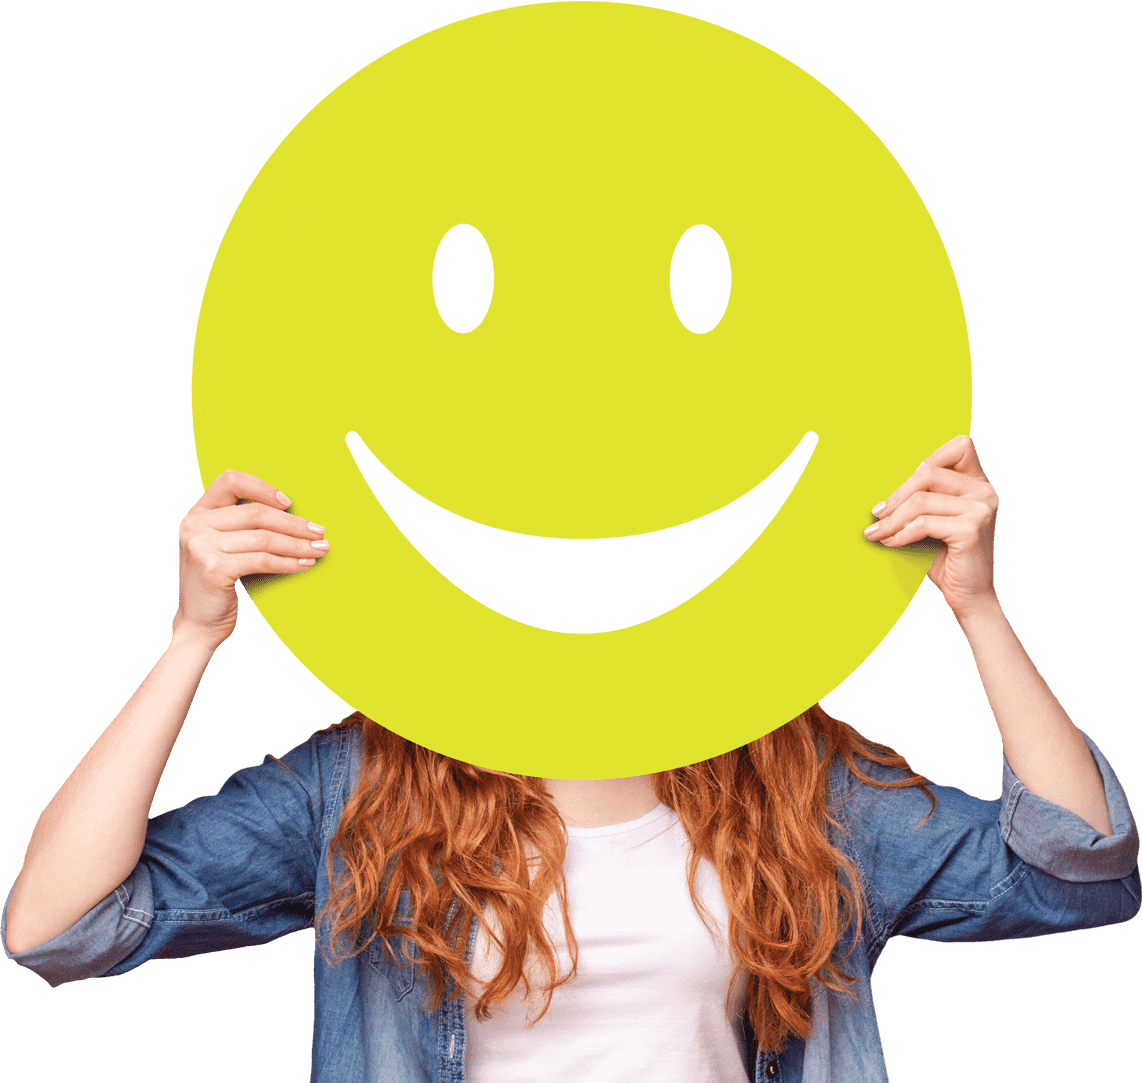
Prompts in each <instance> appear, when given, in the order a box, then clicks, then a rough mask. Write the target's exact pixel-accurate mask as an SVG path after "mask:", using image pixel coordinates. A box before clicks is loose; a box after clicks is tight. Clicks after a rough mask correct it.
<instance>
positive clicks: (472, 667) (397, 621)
mask: <svg viewBox="0 0 1143 1083" xmlns="http://www.w3.org/2000/svg"><path fill="white" fill-rule="evenodd" d="M969 387H970V384H969V360H968V341H967V335H966V331H965V322H964V315H963V312H962V309H961V304H960V298H959V294H958V292H957V287H956V282H955V280H954V277H953V273H952V269H951V267H950V266H949V261H948V258H947V256H946V254H945V251H944V248H943V246H942V244H941V241H940V238H939V236H938V234H937V230H936V228H935V227H934V225H933V222H932V220H931V219H930V218H929V215H928V214H927V212H926V210H925V207H924V205H923V204H922V202H921V199H920V197H919V196H918V195H917V192H916V191H915V190H914V189H913V187H912V185H911V184H910V183H909V180H908V178H907V177H906V176H905V174H904V173H903V172H902V170H901V168H900V167H899V166H898V165H897V163H896V162H895V161H894V159H893V157H892V156H891V155H890V154H889V152H888V151H887V150H886V148H885V147H884V146H883V145H882V144H881V143H880V142H879V140H878V139H877V138H876V136H874V135H873V133H872V132H871V131H870V130H869V129H868V128H867V127H866V126H865V125H864V124H863V123H862V121H861V120H860V119H859V118H858V117H857V116H856V115H855V114H854V113H853V112H851V111H850V109H848V108H847V107H846V105H845V104H844V103H842V102H841V101H840V100H838V98H836V97H835V96H834V95H833V94H831V93H830V92H829V91H828V90H826V89H825V88H824V87H823V86H822V85H821V84H820V83H817V82H816V81H815V80H814V79H812V78H811V77H810V76H809V75H807V74H806V73H805V72H803V71H801V70H800V69H799V68H797V67H795V66H794V65H793V64H790V63H789V62H788V61H786V60H784V59H782V57H780V56H778V55H776V54H775V53H773V52H770V51H769V50H767V49H765V48H763V47H762V46H760V45H758V44H756V43H755V42H753V41H749V40H747V39H745V38H742V37H740V36H738V35H736V34H733V33H731V32H729V31H727V30H724V29H722V28H720V27H717V26H713V25H711V24H709V23H704V22H700V21H698V20H695V19H691V18H687V17H686V16H682V15H677V14H674V13H672V12H667V11H662V10H657V9H652V8H645V7H635V6H628V5H623V4H605V3H585V4H579V3H559V4H541V5H536V6H532V7H518V8H512V9H509V10H506V11H497V12H492V13H490V14H487V15H481V16H478V17H476V18H473V19H468V20H465V21H463V22H460V23H456V24H453V25H451V26H446V27H444V28H442V29H440V30H436V31H434V32H432V33H430V34H427V35H425V36H424V37H421V38H418V39H416V40H415V41H412V42H409V43H408V44H406V45H403V46H401V47H400V48H398V49H396V50H394V51H393V52H391V53H389V54H387V55H385V56H383V57H382V58H381V59H380V60H378V61H376V62H375V63H373V64H371V65H369V67H367V68H365V69H364V70H363V71H360V72H358V73H357V74H356V75H354V76H353V77H352V78H351V79H349V80H348V81H347V82H345V83H344V84H343V85H341V86H340V87H338V88H337V89H336V90H335V91H334V92H333V93H332V94H330V95H329V96H328V97H327V98H326V99H325V100H323V101H322V102H321V103H320V104H318V105H317V106H316V107H315V108H314V109H313V111H312V112H310V113H309V114H308V115H307V116H306V117H305V118H304V119H303V120H302V121H301V123H299V124H298V126H297V127H296V128H295V129H294V130H293V131H292V132H291V133H290V134H289V135H288V136H287V138H286V139H285V140H284V141H283V143H282V144H281V146H280V147H279V148H278V149H277V150H276V151H275V152H274V154H273V155H272V156H271V158H270V160H269V161H268V162H267V163H266V165H265V166H264V167H263V169H262V170H261V172H260V173H259V174H258V176H257V178H256V179H255V181H254V183H253V184H252V185H251V186H250V190H249V191H248V192H247V194H246V196H245V198H244V199H243V201H242V203H241V205H240V206H239V208H238V210H237V212H236V213H235V215H234V218H233V220H232V222H231V224H230V227H229V228H228V230H227V232H226V235H225V237H224V239H223V241H222V245H221V247H220V248H219V252H218V256H217V258H216V260H215V263H214V267H213V270H212V271H211V275H210V280H209V283H208V285H207V289H206V294H205V297H204V300H203V305H202V312H201V315H200V319H199V325H198V333H197V338H196V342H195V357H194V418H195V436H196V443H197V450H198V456H199V464H200V468H201V471H202V476H203V480H204V482H205V483H209V482H210V480H211V479H213V478H214V477H215V476H216V475H217V474H219V473H220V472H221V471H223V470H225V469H227V468H231V467H233V468H236V469H240V470H244V471H247V472H250V473H254V474H257V475H259V476H261V477H263V478H265V479H266V480H268V481H270V482H271V483H272V484H274V485H276V486H278V487H280V488H281V489H283V490H284V491H285V492H287V493H289V494H290V496H291V497H292V498H293V499H294V508H293V510H294V511H295V512H296V513H298V514H300V515H304V516H306V517H308V518H309V519H312V520H314V521H317V522H320V523H322V524H324V525H325V526H326V528H327V536H328V537H329V539H330V541H331V543H332V544H331V551H330V555H329V556H327V557H325V558H323V560H321V561H320V562H319V563H318V566H317V567H316V568H314V569H313V570H311V571H308V572H305V573H303V574H300V575H294V576H285V577H281V578H272V579H267V580H264V581H262V582H260V583H257V584H249V589H250V593H251V595H252V597H253V598H254V601H255V602H256V604H257V605H258V607H259V609H260V610H261V611H262V613H263V614H264V615H265V616H266V618H267V620H268V621H269V622H270V624H271V626H272V627H273V628H274V630H275V631H276V632H277V633H278V635H279V636H280V637H281V638H282V639H283V641H284V642H285V643H286V644H287V646H288V647H289V648H290V650H291V651H293V653H294V654H295V655H296V656H297V657H298V658H299V659H300V660H301V661H302V662H303V663H304V664H305V665H306V666H307V667H308V668H309V669H310V671H311V672H313V673H314V674H315V675H316V676H317V677H318V678H319V679H321V680H322V681H323V682H324V683H325V684H326V685H328V686H329V687H330V688H331V689H332V690H333V691H335V692H336V693H337V694H338V695H339V696H341V697H342V698H343V699H345V700H347V701H348V702H349V703H351V704H353V705H354V706H355V707H356V708H358V709H360V710H361V711H364V712H365V713H366V714H368V715H369V716H370V717H371V718H373V719H375V720H376V721H379V722H383V723H384V724H385V725H386V726H388V727H389V728H391V729H394V730H396V731H397V732H398V733H400V734H402V735H404V736H405V737H408V738H410V739H411V740H414V741H417V742H419V743H421V744H423V745H426V746H428V747H430V748H433V749H436V750H437V751H440V752H443V753H445V754H447V755H450V756H454V757H456V758H458V759H461V760H465V761H469V762H472V763H476V764H479V765H482V766H486V767H492V768H497V769H501V770H506V771H512V772H521V773H525V774H530V775H538V776H545V777H562V778H606V777H617V776H623V775H635V774H643V773H647V772H651V771H657V770H662V769H666V768H670V767H674V766H678V765H680V764H684V763H690V762H695V761H697V760H701V759H704V758H707V757H709V756H713V755H716V754H718V753H721V752H724V751H726V750H728V749H730V748H733V747H735V746H737V745H740V744H743V743H745V742H747V741H750V740H752V739H754V738H756V737H758V736H760V735H761V734H763V733H765V732H767V731H769V730H772V729H774V728H776V727H777V726H779V725H781V724H782V723H784V722H786V721H788V720H789V719H790V718H792V717H793V716H795V715H796V714H798V713H799V712H800V711H803V710H804V709H805V708H807V707H808V706H810V705H811V704H812V703H814V702H815V701H816V700H818V699H819V698H820V697H821V696H823V695H825V694H826V693H827V692H829V691H830V690H831V689H833V688H834V687H835V686H836V685H837V684H839V683H840V682H841V681H842V680H843V679H844V678H845V677H846V676H847V675H848V674H849V673H850V672H852V670H854V669H855V668H856V667H857V666H858V665H859V664H860V663H861V661H862V660H863V659H864V658H865V657H866V656H867V655H868V654H869V653H870V651H872V649H873V648H874V647H875V646H876V645H877V643H878V642H880V640H881V639H882V638H883V637H884V635H885V634H886V632H887V631H888V630H889V629H890V628H891V627H892V625H893V623H894V622H895V621H896V620H897V618H898V617H899V616H900V615H901V613H902V611H903V610H904V608H905V606H906V605H907V604H908V602H909V600H910V598H911V597H912V596H913V594H914V592H915V591H916V589H917V587H918V585H919V584H920V582H921V580H922V578H923V577H924V574H925V571H926V570H927V568H928V564H929V562H930V560H931V557H932V554H933V549H932V547H931V546H927V545H922V546H916V547H911V548H910V549H908V550H901V551H889V550H886V549H885V548H884V547H882V546H878V545H875V544H871V543H869V542H867V541H865V539H864V538H863V536H862V528H863V527H865V526H866V525H867V524H868V523H870V522H871V521H872V519H871V516H870V514H869V509H870V507H871V506H872V505H873V504H875V503H877V502H878V501H879V500H881V499H883V498H884V497H885V496H887V495H888V494H889V493H890V492H891V491H892V490H893V488H895V487H896V486H897V485H898V484H899V483H900V482H901V481H902V480H903V479H904V478H905V477H907V476H908V475H909V473H911V471H912V470H913V469H914V467H915V466H916V464H917V463H918V462H920V461H921V460H922V459H923V458H924V457H925V456H926V455H928V454H929V453H930V452H931V451H932V450H933V449H934V448H936V447H937V446H939V445H940V444H941V443H943V442H944V441H945V440H947V439H949V438H951V437H952V436H954V435H956V434H957V433H959V432H963V431H967V428H968V417H969V397H970V396H969Z"/></svg>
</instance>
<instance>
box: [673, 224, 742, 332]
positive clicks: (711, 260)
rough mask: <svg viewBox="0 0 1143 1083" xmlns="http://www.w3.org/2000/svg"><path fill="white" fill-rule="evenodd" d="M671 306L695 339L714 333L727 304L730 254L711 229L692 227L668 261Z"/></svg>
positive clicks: (708, 227) (683, 236) (728, 297)
mask: <svg viewBox="0 0 1143 1083" xmlns="http://www.w3.org/2000/svg"><path fill="white" fill-rule="evenodd" d="M671 303H672V304H673V305H674V306H675V315H676V316H678V317H679V320H680V322H681V323H682V325H683V326H684V327H685V328H686V329H687V330H688V331H693V332H694V333H695V334H696V335H705V334H706V333H707V332H708V331H713V330H714V329H715V328H716V327H717V326H718V324H719V321H721V319H722V317H723V314H724V313H725V312H726V306H727V305H728V304H729V303H730V253H729V252H727V251H726V245H725V244H723V241H722V238H721V237H720V236H719V235H718V233H717V232H716V231H715V230H713V229H711V228H710V226H701V225H700V226H691V228H690V229H688V230H687V231H686V233H684V234H683V235H682V236H681V237H680V238H679V242H678V244H676V245H675V254H674V255H673V256H672V257H671Z"/></svg>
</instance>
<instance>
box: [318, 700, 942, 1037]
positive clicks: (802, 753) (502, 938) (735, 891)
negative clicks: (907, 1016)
mask: <svg viewBox="0 0 1143 1083" xmlns="http://www.w3.org/2000/svg"><path fill="white" fill-rule="evenodd" d="M341 724H342V725H351V726H359V727H360V730H361V737H362V740H363V745H364V759H363V765H362V768H361V772H360V776H359V778H358V780H357V785H356V787H355V789H354V791H353V793H352V794H351V795H350V797H349V800H348V801H347V803H346V806H345V811H344V813H343V815H342V818H341V822H340V824H339V826H338V829H337V832H336V834H335V835H334V838H333V840H332V845H331V847H330V854H329V871H330V880H331V884H332V891H331V895H330V898H329V900H328V902H327V904H326V906H325V907H324V908H323V910H322V913H321V914H320V915H319V918H318V920H319V923H322V924H324V925H328V928H329V934H330V935H329V941H330V944H331V946H332V948H333V954H334V956H335V957H337V958H345V957H347V956H348V955H352V954H356V953H357V952H359V951H361V950H363V949H364V948H365V947H366V946H367V945H368V944H369V943H370V942H372V941H373V940H374V939H375V938H384V942H385V950H386V951H387V952H389V954H390V958H391V961H396V960H395V959H392V955H393V951H394V949H393V948H392V946H391V945H392V944H394V943H401V944H403V945H404V949H403V953H404V956H405V957H406V958H408V959H414V958H415V959H416V960H417V964H418V965H419V966H420V967H422V968H423V970H424V972H425V973H426V974H427V976H428V978H429V979H430V982H431V987H432V990H433V994H432V995H433V998H434V1003H435V1004H439V1003H440V1000H441V998H442V997H443V996H444V995H445V990H446V989H448V988H450V982H449V979H450V978H451V979H452V984H451V988H452V989H453V991H454V993H456V994H458V995H459V993H460V992H462V991H467V992H468V993H470V995H472V996H473V997H474V998H475V1012H476V1015H477V1017H478V1018H482V1019H484V1018H487V1017H488V1015H489V1013H490V1011H491V1009H492V1007H493V1006H494V1005H495V1004H496V1003H497V1002H498V1001H501V1000H503V999H504V998H505V997H507V996H508V995H509V994H510V993H511V992H512V991H513V990H514V989H516V988H517V987H520V988H521V989H522V991H523V993H524V995H525V996H531V995H532V994H533V993H538V994H539V995H540V998H541V999H540V1011H539V1012H538V1013H537V1015H536V1018H539V1017H540V1016H542V1015H543V1013H544V1012H545V1011H546V1010H547V1008H548V1006H549V1005H550V1003H551V998H552V994H553V992H554V991H555V989H557V988H558V987H559V986H560V985H562V984H564V983H566V982H568V981H570V980H572V978H574V976H575V960H576V948H575V936H574V932H573V930H572V928H571V923H570V921H569V920H568V908H567V894H566V883H565V880H564V873H563V864H564V855H565V849H566V841H567V840H566V836H565V833H564V830H563V827H564V825H563V821H562V820H561V819H560V816H559V813H558V812H557V811H556V808H555V805H554V804H553V802H552V799H551V797H550V796H549V795H548V793H547V791H546V790H545V789H544V787H543V784H542V781H541V780H540V779H536V778H530V777H527V776H523V775H511V774H507V773H504V772H499V771H491V770H486V769H484V768H480V767H473V766H471V765H470V764H466V763H462V762H460V761H459V760H454V759H450V758H449V757H447V756H442V755H440V754H439V753H436V752H432V751H430V750H429V749H426V748H423V747H421V746H420V745H416V744H414V743H413V742H411V741H407V740H405V738H403V737H400V736H398V735H397V734H395V733H393V732H392V731H390V730H387V729H385V728H384V727H383V726H380V725H377V724H375V723H373V722H372V721H370V720H369V719H367V718H365V716H364V715H361V714H355V715H351V716H350V717H349V718H347V719H345V720H344V722H343V723H341ZM835 759H840V760H841V762H842V763H844V765H845V767H846V768H847V769H848V770H849V771H850V772H852V773H853V775H854V776H856V777H857V778H858V779H860V780H862V781H863V782H865V783H868V784H870V785H873V786H878V787H882V788H901V787H905V786H920V787H921V788H922V789H924V791H925V793H926V794H928V796H929V799H930V801H931V802H934V805H935V800H934V798H933V795H932V793H931V792H930V791H929V790H928V789H927V787H926V785H925V783H926V780H925V779H924V778H922V777H921V776H920V775H917V774H914V773H913V772H912V771H911V769H910V768H909V766H908V764H907V763H906V762H905V760H904V759H903V758H902V757H901V756H898V755H897V754H896V753H895V752H893V751H892V749H889V748H886V747H885V746H883V745H879V744H875V743H874V742H872V741H869V740H867V739H866V738H864V737H862V736H861V735H860V734H859V733H857V732H856V731H855V730H854V729H852V728H851V727H850V726H847V725H846V724H845V723H843V722H839V721H837V720H836V719H834V718H831V717H830V716H829V715H828V714H826V712H825V711H824V710H822V708H821V707H820V706H818V705H816V704H815V705H814V706H813V707H811V708H810V709H809V710H808V711H805V712H804V713H803V714H800V715H798V717H797V718H795V719H793V721H791V722H789V723H787V724H786V725H784V726H781V727H780V728H778V729H776V730H774V731H773V732H772V733H768V734H766V735H765V736H764V737H760V738H758V739H757V740H755V741H752V742H750V744H747V745H743V746H742V747H741V748H736V749H734V750H733V751H731V752H726V753H724V754H723V755H721V756H715V757H714V758H713V759H709V760H704V761H703V762H702V763H697V764H692V765H691V766H688V767H680V768H676V769H675V770H672V771H664V772H662V773H661V774H659V775H656V776H655V779H654V784H655V791H656V793H657V794H658V797H659V799H660V800H661V801H662V802H663V804H665V805H667V806H668V807H670V808H672V809H674V810H675V812H676V813H677V815H678V817H679V820H680V822H681V823H682V826H683V827H684V829H685V830H686V833H687V835H688V837H689V838H690V841H691V855H690V861H689V868H688V874H689V880H690V885H691V896H692V898H693V899H694V900H695V904H696V907H698V908H699V910H700V913H702V908H701V906H700V904H699V902H698V898H697V896H696V894H695V875H696V872H697V869H698V865H699V862H700V861H701V860H702V859H703V858H705V859H706V860H708V861H710V862H711V864H712V865H713V866H714V868H715V870H716V871H717V873H718V878H719V882H720V885H721V887H722V892H723V895H724V897H725V899H726V904H727V909H728V911H729V921H728V928H727V936H728V939H729V943H730V944H731V945H732V947H733V950H734V952H735V954H736V955H737V958H738V961H739V965H740V966H742V967H745V969H746V971H747V974H748V980H747V993H746V1003H747V1013H748V1016H749V1020H750V1024H751V1026H752V1027H753V1030H754V1033H755V1035H756V1036H757V1039H758V1042H759V1045H760V1046H761V1048H763V1049H767V1050H780V1049H781V1048H782V1047H783V1046H784V1045H785V1043H786V1040H787V1039H788V1038H789V1037H790V1036H791V1035H794V1036H798V1037H803V1038H804V1037H805V1036H806V1035H807V1034H808V1033H809V1029H810V1024H811V994H810V979H811V978H816V979H817V980H818V981H819V982H821V983H822V984H823V985H825V986H827V987H828V988H830V989H835V990H839V991H840V990H845V989H847V988H848V987H849V986H850V985H851V984H852V981H853V979H852V978H851V977H850V976H849V975H847V974H846V972H845V970H844V968H843V964H844V959H842V958H839V957H838V950H837V948H838V944H839V942H840V941H841V940H842V939H843V937H845V935H846V933H847V932H851V933H852V934H853V937H852V939H853V941H854V942H856V939H857V935H858V934H859V932H860V927H861V920H862V885H861V880H860V876H859V873H858V870H857V869H856V868H855V867H854V865H853V863H852V862H851V861H850V860H849V859H848V858H847V857H846V856H845V854H844V853H843V852H842V851H841V850H840V849H838V848H837V847H836V846H835V845H834V844H833V843H832V842H831V839H830V829H831V828H833V829H835V830H841V825H840V824H839V823H838V821H837V820H836V818H835V813H834V810H832V809H831V808H830V805H829V800H828V791H827V787H828V779H829V773H830V769H831V765H832V764H833V763H834V761H835ZM859 761H865V763H866V764H877V765H880V766H883V767H889V768H896V769H899V770H900V771H903V772H904V775H903V776H902V777H899V778H896V779H893V780H891V781H883V780H879V779H875V778H871V777H870V776H869V774H867V773H866V771H865V769H863V767H862V766H861V763H860V762H859ZM402 891H407V892H408V904H409V905H408V907H407V915H408V916H407V917H406V918H400V917H399V916H398V903H399V899H400V896H401V893H402ZM553 895H554V896H555V898H556V900H557V902H558V904H559V907H560V912H561V913H562V915H563V921H564V932H565V936H566V938H567V945H568V949H569V951H570V953H571V959H572V965H571V968H570V969H569V970H568V971H567V972H566V973H563V974H561V973H559V967H558V962H557V958H558V957H557V950H556V946H555V944H554V943H553V942H552V938H551V936H550V935H549V933H548V931H547V929H546V928H545V924H544V910H545V905H546V903H547V901H548V899H549V898H551V897H552V896H553ZM703 917H704V919H706V918H707V917H708V915H706V914H703ZM474 919H475V920H476V921H478V922H480V923H481V925H482V926H483V927H484V929H485V931H486V932H487V933H488V935H489V936H490V937H491V938H492V940H493V942H494V943H495V944H496V945H497V947H498V948H499V950H500V966H499V969H498V970H497V971H496V973H495V974H494V975H493V977H492V978H491V980H489V981H487V982H486V983H484V984H482V985H479V986H478V984H477V982H476V981H475V978H474V976H473V975H472V973H471V971H470V970H469V968H468V964H467V961H466V958H465V955H466V948H467V943H468V930H469V928H470V927H471V923H472V921H473V920H474ZM323 950H325V949H324V948H323ZM525 960H530V962H529V966H528V967H525V965H524V964H525ZM537 975H539V976H540V977H542V979H543V980H542V982H537V981H536V976H537ZM534 986H538V988H534Z"/></svg>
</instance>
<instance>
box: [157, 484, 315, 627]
mask: <svg viewBox="0 0 1143 1083" xmlns="http://www.w3.org/2000/svg"><path fill="white" fill-rule="evenodd" d="M239 500H248V501H250V503H248V504H240V503H238V501H239ZM289 506H290V499H289V497H288V496H286V494H285V493H281V492H279V491H278V490H277V489H275V488H274V486H273V485H268V484H267V483H266V482H264V481H262V480H261V479H260V478H256V477H254V475H253V474H243V473H241V472H240V471H238V470H227V471H226V472H225V473H224V474H220V475H219V476H218V477H217V478H215V479H214V481H213V482H212V483H211V486H210V488H209V489H207V491H206V492H205V493H204V494H203V495H202V499H201V500H199V502H198V503H197V504H195V506H194V507H193V508H191V510H190V511H189V512H187V515H186V518H185V519H183V521H182V525H181V527H180V528H179V609H178V612H177V613H176V614H175V620H174V631H175V633H176V634H177V635H179V634H190V635H193V636H195V637H196V638H200V639H202V640H204V641H205V642H207V643H208V644H209V645H210V646H211V647H212V648H213V647H217V646H218V644H219V643H221V642H222V641H223V640H224V639H225V638H226V637H227V636H228V635H230V633H231V632H232V631H234V623H235V621H236V620H237V618H238V597H237V595H236V593H235V590H234V584H235V583H236V582H237V581H238V579H239V578H240V577H242V576H244V575H252V574H254V573H263V574H264V573H271V574H289V573H293V572H303V571H306V570H307V569H308V568H312V567H313V566H314V563H315V561H316V560H317V558H318V557H320V556H324V555H325V554H326V553H327V552H328V551H329V542H328V541H326V540H325V536H324V535H325V528H324V527H321V526H318V525H317V524H316V523H310V522H307V521H306V520H305V519H302V518H299V517H298V516H297V515H291V514H290V513H289V512H287V511H286V510H285V509H286V508H288V507H289Z"/></svg>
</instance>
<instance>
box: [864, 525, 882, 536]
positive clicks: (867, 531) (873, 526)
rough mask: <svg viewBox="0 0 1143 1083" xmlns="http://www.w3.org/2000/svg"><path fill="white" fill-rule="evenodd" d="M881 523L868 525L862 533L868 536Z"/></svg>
mask: <svg viewBox="0 0 1143 1083" xmlns="http://www.w3.org/2000/svg"><path fill="white" fill-rule="evenodd" d="M880 525H881V524H880V523H874V524H873V525H872V526H867V527H866V528H865V529H864V530H863V531H862V532H861V533H862V534H864V535H865V536H866V537H867V538H868V537H869V535H870V534H872V533H873V532H874V531H875V530H876V529H877V528H878V527H879V526H880Z"/></svg>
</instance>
